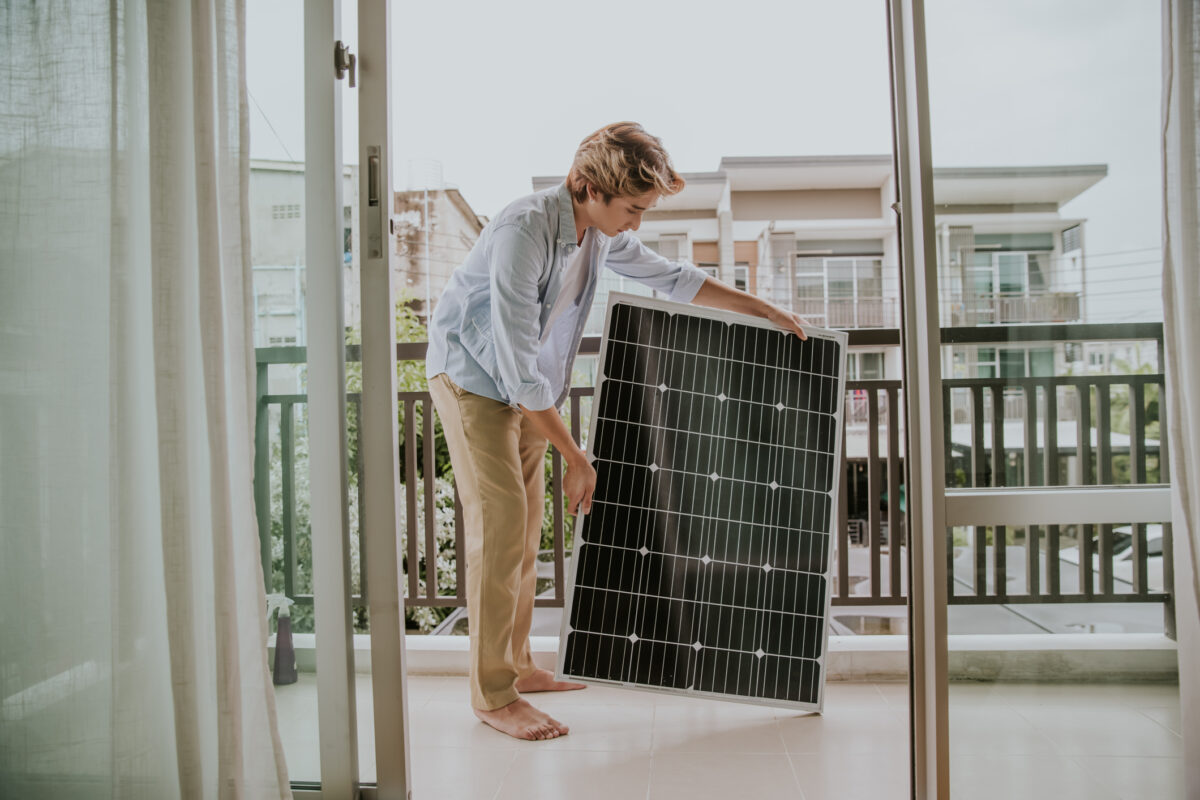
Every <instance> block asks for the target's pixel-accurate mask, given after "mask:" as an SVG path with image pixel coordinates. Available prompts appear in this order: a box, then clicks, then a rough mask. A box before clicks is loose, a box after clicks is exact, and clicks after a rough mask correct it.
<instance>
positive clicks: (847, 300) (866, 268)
mask: <svg viewBox="0 0 1200 800" xmlns="http://www.w3.org/2000/svg"><path fill="white" fill-rule="evenodd" d="M894 302H895V301H894V300H893V299H891V298H886V299H885V298H884V297H883V261H882V259H880V258H879V257H878V256H841V257H836V258H814V257H811V256H808V257H805V256H801V257H798V258H797V259H796V262H795V296H794V300H793V308H794V310H795V311H796V313H797V314H800V315H801V316H803V317H804V318H805V319H807V320H809V321H810V322H812V323H814V324H816V325H827V326H830V327H837V328H861V327H886V326H888V325H893V324H895V319H894V318H893V315H892V313H891V309H892V307H893V304H894Z"/></svg>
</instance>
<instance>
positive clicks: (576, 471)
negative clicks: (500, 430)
mask: <svg viewBox="0 0 1200 800" xmlns="http://www.w3.org/2000/svg"><path fill="white" fill-rule="evenodd" d="M521 413H522V414H524V415H525V418H526V419H528V420H529V423H530V424H531V425H533V428H534V430H536V431H537V432H538V433H540V434H541V435H542V436H544V437H546V439H548V440H549V441H550V443H551V444H552V445H554V446H555V447H557V448H558V452H560V453H562V455H563V458H564V459H565V460H566V462H567V473H566V475H564V476H563V491H565V492H566V493H567V510H568V511H569V512H570V513H572V514H574V513H576V509H578V510H579V511H582V512H583V513H584V514H587V513H589V512H590V511H591V510H592V493H593V492H594V491H595V490H596V470H595V468H594V467H592V465H591V464H589V463H588V460H587V454H585V453H584V452H583V450H581V449H580V448H579V445H577V444H575V440H574V439H572V438H571V434H570V432H569V431H568V430H567V426H566V425H565V424H564V423H563V420H562V417H561V416H559V414H558V409H556V408H554V407H550V408H547V409H543V410H542V411H531V410H530V409H528V408H526V407H525V406H521Z"/></svg>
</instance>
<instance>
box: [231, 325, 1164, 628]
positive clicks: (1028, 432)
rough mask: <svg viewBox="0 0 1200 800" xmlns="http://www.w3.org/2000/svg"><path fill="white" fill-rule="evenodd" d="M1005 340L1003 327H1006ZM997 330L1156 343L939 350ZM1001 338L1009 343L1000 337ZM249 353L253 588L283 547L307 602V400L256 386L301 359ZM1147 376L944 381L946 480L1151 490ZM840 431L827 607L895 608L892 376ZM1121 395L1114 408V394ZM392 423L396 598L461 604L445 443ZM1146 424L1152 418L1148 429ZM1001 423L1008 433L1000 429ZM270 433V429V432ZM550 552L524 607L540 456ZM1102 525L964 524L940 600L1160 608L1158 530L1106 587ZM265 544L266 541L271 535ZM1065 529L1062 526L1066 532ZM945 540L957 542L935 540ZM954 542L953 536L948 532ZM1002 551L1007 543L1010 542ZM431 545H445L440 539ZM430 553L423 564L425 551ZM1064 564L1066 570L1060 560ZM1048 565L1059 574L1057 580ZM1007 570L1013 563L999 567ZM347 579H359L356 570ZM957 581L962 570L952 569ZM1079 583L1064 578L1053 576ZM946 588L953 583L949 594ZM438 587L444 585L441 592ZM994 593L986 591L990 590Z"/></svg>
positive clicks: (407, 417)
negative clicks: (301, 461)
mask: <svg viewBox="0 0 1200 800" xmlns="http://www.w3.org/2000/svg"><path fill="white" fill-rule="evenodd" d="M1014 332H1017V333H1014ZM1001 335H1004V336H1009V337H1012V336H1015V337H1016V338H1017V339H1023V340H1026V341H1030V342H1034V341H1036V342H1054V341H1087V340H1105V341H1114V340H1115V341H1131V340H1138V339H1155V340H1157V341H1158V342H1159V343H1160V350H1161V342H1162V326H1161V324H1133V325H1070V326H1022V327H1020V328H1012V329H1007V330H1002V329H998V328H975V329H971V328H945V329H943V330H942V338H943V343H945V344H986V343H989V342H994V341H999V340H1000V339H999V338H998V337H1000V336H1001ZM1009 340H1011V339H1009ZM849 341H850V345H851V348H852V349H853V348H855V347H873V348H878V347H879V346H888V345H892V346H898V345H899V335H898V331H896V330H874V331H872V330H865V331H851V332H850V340H849ZM425 347H426V345H425V344H424V343H408V344H398V345H397V357H398V359H399V360H400V361H402V362H403V361H417V362H420V361H423V359H424V357H425ZM598 348H599V340H598V338H596V337H589V338H586V339H585V340H584V343H583V346H582V347H581V349H580V353H581V354H584V355H587V354H595V353H596V352H597V351H598ZM257 354H258V387H259V392H258V417H257V429H256V445H257V454H256V462H255V492H256V498H257V500H258V513H259V529H260V533H261V535H262V542H261V544H262V557H263V567H264V573H265V577H266V583H267V586H271V585H272V579H273V574H272V570H273V567H272V554H273V551H274V552H275V555H278V551H279V550H282V565H283V567H282V570H283V575H282V579H283V580H282V588H283V591H284V592H286V593H287V594H288V596H290V597H293V598H294V599H296V600H297V602H299V603H301V604H305V603H311V602H312V597H311V594H307V593H305V592H303V591H298V590H299V589H300V588H301V587H300V585H299V582H298V580H297V570H298V547H297V535H296V534H297V531H296V507H297V488H296V487H297V481H298V479H299V477H300V472H299V471H298V470H297V463H298V452H297V437H296V435H295V425H296V420H297V408H298V407H301V406H303V405H304V404H305V403H306V398H305V396H304V395H303V394H273V393H269V392H268V391H267V388H268V385H269V384H268V370H269V369H270V368H271V367H272V366H277V367H278V366H280V365H293V367H295V366H296V365H301V364H303V362H304V358H305V354H304V350H303V348H294V347H287V348H261V349H259V350H258V351H257ZM357 358H358V348H357V347H353V346H351V347H348V348H347V360H348V361H349V362H353V361H356V360H357ZM1163 385H1164V382H1163V376H1162V374H1161V373H1156V374H1148V375H1147V374H1141V375H1121V376H1111V375H1109V376H1085V377H1072V376H1059V377H1053V378H1019V379H1006V378H996V379H954V380H950V379H947V380H945V381H943V392H944V397H945V399H946V407H947V408H948V409H949V408H951V407H952V405H953V403H952V402H951V398H952V397H953V396H955V395H957V394H959V393H964V394H965V395H966V396H968V397H969V398H970V400H969V404H968V407H969V408H970V409H971V413H970V414H969V417H968V419H966V420H965V421H962V422H958V421H955V420H952V419H951V417H950V416H949V415H948V416H947V418H946V428H945V431H944V433H945V441H946V463H947V471H948V475H947V485H948V486H956V485H958V486H1055V485H1065V484H1107V483H1121V482H1124V483H1135V484H1146V483H1166V482H1167V480H1168V476H1167V474H1166V457H1165V445H1164V444H1162V443H1160V442H1159V441H1158V440H1157V439H1155V438H1153V437H1149V436H1147V435H1146V430H1147V426H1148V417H1147V413H1148V410H1149V409H1150V408H1151V407H1152V406H1154V407H1157V409H1158V410H1159V411H1158V413H1161V408H1162V405H1161V404H1158V403H1157V402H1154V403H1153V404H1152V403H1151V401H1152V400H1154V401H1156V400H1157V398H1156V397H1154V395H1155V393H1156V392H1161V391H1162V389H1163ZM846 391H847V395H846V402H847V406H846V408H847V415H846V419H847V424H846V425H845V426H844V436H845V438H844V440H843V448H842V452H843V464H842V470H841V476H840V477H841V491H840V492H839V505H838V510H837V517H838V525H837V530H836V534H835V535H836V538H837V553H839V554H843V556H844V557H838V558H837V562H836V565H835V567H834V576H835V577H834V587H833V598H832V602H833V604H834V605H841V606H887V605H903V604H905V603H906V594H907V592H906V588H907V587H906V576H905V565H904V550H905V541H906V520H905V515H904V490H903V482H904V479H903V474H904V444H903V443H904V431H903V419H904V416H903V413H902V405H901V404H902V403H903V395H902V392H901V384H900V382H899V381H886V380H871V381H849V382H847V385H846ZM1013 391H1018V392H1020V393H1022V394H1023V397H1024V408H1025V410H1026V411H1027V414H1026V416H1025V417H1024V419H1023V420H1016V421H1013V420H1011V419H1010V420H1008V421H1007V423H1006V420H1005V413H1004V409H1005V395H1006V393H1010V394H1011V393H1012V392H1013ZM592 394H593V389H592V387H590V386H577V387H573V388H572V389H571V391H570V394H569V401H568V402H569V404H568V406H567V409H566V411H567V412H568V413H569V422H570V427H571V432H572V435H573V437H574V438H575V441H577V442H578V441H580V434H581V429H582V426H583V423H584V421H585V415H586V413H587V408H586V406H587V405H589V404H590V398H591V397H592ZM1064 394H1066V395H1070V396H1073V397H1074V402H1075V406H1076V408H1077V413H1076V414H1075V415H1074V419H1073V420H1072V421H1071V422H1070V423H1069V427H1070V428H1071V430H1072V431H1074V433H1073V435H1071V434H1070V433H1069V432H1068V431H1067V430H1066V428H1064V426H1063V421H1062V420H1061V419H1060V418H1059V415H1058V408H1059V407H1060V405H1061V404H1062V397H1063V396H1064ZM1122 398H1123V399H1122ZM398 402H399V413H400V417H401V429H400V432H401V445H400V454H399V455H400V463H401V465H402V476H403V477H402V480H403V484H404V485H403V497H404V513H403V517H402V519H401V520H400V523H401V525H402V527H403V533H404V535H403V537H402V538H403V545H402V555H403V557H404V560H405V563H406V565H407V569H406V570H405V572H406V581H407V583H406V601H405V602H406V604H407V606H409V607H442V608H451V607H461V606H465V605H466V597H465V587H466V580H465V562H464V560H463V559H462V558H457V557H453V558H438V557H436V554H437V553H438V552H439V543H438V539H439V537H445V536H447V535H450V530H451V529H452V536H453V547H452V548H451V550H452V552H453V553H454V554H457V553H462V552H465V550H464V546H463V538H462V537H463V522H462V513H461V507H460V506H459V504H458V501H457V496H454V500H453V503H452V504H451V503H450V502H449V501H448V500H446V501H445V502H444V503H442V505H441V506H439V502H438V499H437V496H436V495H437V491H438V490H437V488H436V485H435V484H436V483H437V480H438V479H437V477H436V476H435V471H436V466H435V450H437V449H441V448H444V444H443V443H441V442H439V441H436V440H435V428H434V413H433V405H432V401H431V399H430V396H429V393H428V392H426V391H407V392H401V393H400V394H399V396H398ZM360 403H361V399H360V397H359V395H358V394H356V393H349V394H348V395H347V405H348V417H349V422H350V423H351V424H350V425H349V426H348V427H349V429H350V430H351V436H352V437H355V438H354V439H352V442H351V444H352V445H353V446H352V451H355V452H361V451H360V450H358V448H357V442H358V437H361V436H362V434H363V432H362V430H361V428H359V427H358V425H357V420H358V419H359V416H358V415H359V412H360V409H361V406H360ZM1114 405H1116V406H1118V407H1119V408H1120V409H1122V419H1123V420H1125V422H1124V423H1123V424H1122V425H1121V426H1119V427H1124V428H1126V429H1127V432H1124V433H1123V432H1121V431H1119V430H1116V429H1115V427H1114V414H1113V409H1114ZM1158 421H1159V424H1160V426H1162V425H1163V424H1164V423H1163V421H1162V420H1161V418H1160V419H1159V420H1158ZM1014 422H1015V424H1016V426H1017V428H1019V434H1017V433H1015V432H1014V431H1015V430H1016V429H1014V428H1013V427H1012V426H1013V424H1014ZM272 428H275V430H272ZM273 447H278V458H277V464H276V471H277V476H276V480H277V481H279V483H278V484H276V487H275V488H277V489H278V490H279V492H278V496H279V498H280V502H279V503H278V505H277V506H276V507H275V508H272V503H271V497H272V485H271V483H272V462H271V452H272V448H273ZM551 458H552V461H551V482H550V491H551V495H552V503H551V508H552V513H551V518H552V530H553V545H552V548H551V549H550V551H549V552H548V553H547V555H552V558H553V581H552V590H551V588H550V587H546V588H547V590H546V591H544V592H542V593H540V594H539V596H538V598H537V600H536V604H537V605H538V606H550V607H562V605H563V603H564V596H563V591H564V587H565V585H566V581H565V579H564V572H565V562H566V553H567V547H568V538H567V531H568V528H569V521H568V518H567V516H566V515H565V513H564V505H563V493H562V475H563V464H562V460H561V457H560V456H559V454H558V453H557V452H554V451H553V450H552V455H551ZM350 469H351V472H352V474H353V478H354V481H353V483H354V485H355V486H356V487H360V488H361V487H364V477H365V476H364V475H363V471H362V463H361V460H355V461H353V462H352V463H351V464H350ZM352 502H356V503H357V504H359V507H361V506H360V504H361V502H362V493H361V491H355V492H353V493H352ZM361 516H362V515H361V514H359V513H357V508H356V509H353V510H352V513H351V518H352V524H351V528H352V531H353V535H355V536H356V537H357V540H358V545H359V546H358V548H357V551H358V552H359V553H361V552H362V551H363V550H362V530H361V526H359V525H358V524H357V520H358V519H361ZM1121 522H1122V521H1121V520H1113V521H1112V524H1108V525H1099V526H1092V525H1080V526H1063V527H1061V528H1060V527H1058V526H1045V527H1043V528H1040V529H1039V528H1031V529H1030V530H1028V531H1016V532H1014V531H1005V530H1004V529H1003V528H996V529H990V528H989V529H984V528H976V529H973V530H970V531H967V532H966V536H967V539H968V540H967V542H966V543H965V544H963V545H961V546H958V547H957V548H952V550H953V549H957V550H959V551H962V552H968V553H969V555H970V558H971V559H973V560H972V564H971V568H970V569H969V570H968V571H969V572H970V573H971V576H972V577H970V578H968V579H967V580H966V582H967V583H968V584H969V585H968V590H967V591H965V592H964V591H963V590H962V588H961V584H962V583H963V580H964V579H963V577H962V575H961V574H957V575H956V574H955V573H956V570H953V569H952V570H951V575H950V576H949V580H950V584H951V586H950V593H949V599H950V602H951V603H954V604H979V603H996V604H1001V603H1002V604H1011V603H1019V602H1037V603H1064V602H1106V603H1107V602H1135V603H1146V602H1159V603H1166V602H1167V600H1168V598H1169V596H1170V593H1171V586H1170V569H1169V553H1170V525H1169V524H1165V523H1166V522H1167V521H1166V520H1164V521H1163V522H1164V524H1163V525H1162V526H1161V527H1162V541H1161V553H1162V558H1163V559H1167V561H1166V563H1164V564H1163V565H1162V567H1161V569H1162V573H1163V579H1162V580H1163V585H1154V582H1153V581H1151V580H1149V579H1148V575H1149V574H1150V573H1151V572H1152V570H1150V569H1149V564H1150V559H1151V558H1152V557H1153V556H1152V554H1151V553H1150V548H1149V547H1148V546H1147V530H1146V526H1145V525H1142V526H1134V530H1133V532H1132V538H1133V542H1134V546H1133V554H1132V555H1133V558H1132V561H1131V564H1130V565H1129V569H1130V570H1131V573H1132V576H1133V577H1132V580H1131V581H1129V583H1130V586H1129V587H1128V588H1125V587H1124V585H1121V586H1117V588H1114V575H1115V574H1116V572H1115V571H1114V566H1113V559H1114V557H1115V556H1116V555H1117V553H1116V552H1115V545H1116V542H1117V539H1118V538H1120V534H1121V531H1119V530H1118V529H1117V528H1116V526H1117V525H1119V523H1121ZM273 525H274V526H275V528H276V534H275V536H274V537H273V535H272V526H273ZM1068 528H1071V529H1069V530H1068ZM947 535H948V537H950V538H951V540H952V541H953V540H954V537H955V535H956V532H955V531H953V530H951V531H948V532H947ZM957 535H958V536H960V537H961V536H962V535H963V532H962V531H959V532H957ZM1010 540H1011V541H1013V544H1012V545H1010V544H1009V541H1010ZM442 546H443V547H444V544H443V545H442ZM1013 547H1021V548H1023V549H1024V553H1025V559H1024V560H1025V564H1024V566H1023V568H1021V570H1020V572H1021V574H1020V576H1016V577H1019V578H1020V580H1018V581H1017V582H1016V583H1017V585H1016V586H1013V585H1012V584H1013V582H1014V575H1010V574H1009V563H1010V561H1013V560H1014V559H1011V558H1010V557H1009V556H1008V554H1009V552H1010V551H1011V550H1012V548H1013ZM431 554H433V555H431ZM1071 557H1074V558H1075V559H1076V561H1070V558H1071ZM1063 564H1067V565H1068V566H1067V567H1066V571H1065V572H1064V568H1063V566H1062V565H1063ZM1014 568H1015V564H1014ZM357 572H359V573H361V572H363V571H361V570H358V571H357ZM957 572H958V573H961V570H959V571H957ZM1068 573H1070V574H1071V575H1075V574H1077V575H1078V580H1074V579H1072V580H1066V579H1064V577H1063V576H1064V575H1066V574H1068ZM956 582H957V584H958V585H959V588H957V589H956ZM353 586H354V587H355V589H356V591H355V593H354V598H353V602H354V604H355V605H356V606H363V605H365V602H366V601H365V597H366V592H367V586H366V582H365V574H364V575H361V576H360V575H358V574H356V575H355V581H354V583H353ZM443 587H445V588H443ZM997 587H998V588H997Z"/></svg>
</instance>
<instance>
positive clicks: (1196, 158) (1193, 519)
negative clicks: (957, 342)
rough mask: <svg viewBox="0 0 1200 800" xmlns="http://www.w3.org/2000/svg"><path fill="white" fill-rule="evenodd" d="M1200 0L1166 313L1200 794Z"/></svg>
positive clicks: (1191, 45)
mask: <svg viewBox="0 0 1200 800" xmlns="http://www.w3.org/2000/svg"><path fill="white" fill-rule="evenodd" d="M1198 87H1200V0H1163V185H1164V188H1165V197H1164V208H1163V211H1164V218H1165V222H1164V226H1163V319H1164V320H1165V323H1166V324H1165V330H1164V335H1165V338H1166V352H1167V364H1166V367H1167V421H1168V424H1169V429H1168V445H1169V448H1170V459H1171V484H1172V488H1173V490H1174V492H1173V505H1174V508H1173V515H1172V516H1173V523H1174V525H1173V531H1174V535H1175V548H1174V555H1175V589H1176V592H1177V597H1176V604H1175V619H1176V627H1177V629H1178V639H1179V677H1180V681H1179V683H1180V701H1181V705H1182V709H1183V740H1184V748H1185V757H1184V759H1183V763H1184V769H1185V770H1186V773H1187V774H1186V782H1187V792H1186V796H1187V797H1200V214H1198V213H1197V207H1198V206H1200V183H1198V182H1197V175H1198V174H1200V106H1198V105H1197V97H1196V92H1197V88H1198Z"/></svg>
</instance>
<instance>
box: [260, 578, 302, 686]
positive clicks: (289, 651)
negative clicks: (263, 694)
mask: <svg viewBox="0 0 1200 800" xmlns="http://www.w3.org/2000/svg"><path fill="white" fill-rule="evenodd" d="M295 602H296V601H295V600H292V599H291V598H289V597H287V596H285V595H282V594H269V595H267V624H268V625H270V624H271V614H273V613H275V610H276V609H278V610H279V621H278V624H277V625H276V626H275V666H274V669H273V670H272V680H273V682H274V683H275V685H276V686H284V685H286V684H289V683H295V682H296V680H297V676H296V650H295V648H294V647H293V646H292V612H291V611H290V607H291V605H292V604H293V603H295Z"/></svg>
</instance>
